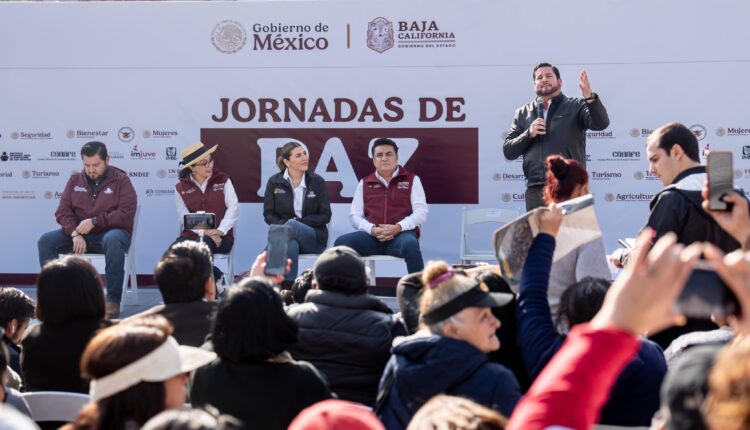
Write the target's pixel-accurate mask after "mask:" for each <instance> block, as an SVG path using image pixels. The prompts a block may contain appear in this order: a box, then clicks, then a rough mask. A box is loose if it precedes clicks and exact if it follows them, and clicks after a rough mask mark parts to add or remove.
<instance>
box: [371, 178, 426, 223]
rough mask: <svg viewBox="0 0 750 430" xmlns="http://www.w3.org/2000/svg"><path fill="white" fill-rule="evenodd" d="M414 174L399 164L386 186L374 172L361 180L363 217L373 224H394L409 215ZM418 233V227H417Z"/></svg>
mask: <svg viewBox="0 0 750 430" xmlns="http://www.w3.org/2000/svg"><path fill="white" fill-rule="evenodd" d="M413 182H414V174H412V173H409V172H407V171H406V170H405V169H404V168H403V167H400V166H399V169H398V175H397V176H394V177H393V178H391V181H390V182H389V183H388V187H386V186H385V185H383V183H382V182H380V181H379V180H378V178H377V177H376V176H375V173H373V174H371V175H370V176H367V177H365V178H364V179H363V180H362V191H363V193H362V194H363V199H364V209H365V218H366V219H367V221H370V222H371V223H373V224H375V225H379V224H396V223H398V222H399V221H401V220H402V219H404V218H406V217H407V216H409V215H411V213H412V208H411V187H412V183H413ZM417 234H419V229H417Z"/></svg>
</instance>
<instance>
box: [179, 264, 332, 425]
mask: <svg viewBox="0 0 750 430" xmlns="http://www.w3.org/2000/svg"><path fill="white" fill-rule="evenodd" d="M297 330H298V329H297V324H296V323H295V322H294V321H293V320H292V319H291V318H289V317H288V316H287V315H286V313H285V312H284V308H283V305H282V303H281V297H279V295H278V294H277V293H276V292H275V291H274V290H273V286H272V285H271V283H270V282H268V281H267V280H266V279H263V278H256V277H251V278H247V279H244V280H242V281H241V282H240V283H239V284H238V285H233V286H231V287H230V288H229V290H228V292H227V295H226V297H225V298H224V299H223V300H222V301H221V303H219V308H218V311H217V314H216V320H215V321H214V325H213V328H212V332H211V340H212V346H213V349H214V350H215V351H216V353H217V354H218V358H217V359H216V360H214V361H213V362H211V363H210V364H209V365H208V366H205V367H202V368H200V369H198V371H197V372H196V373H195V376H194V378H193V383H192V386H191V388H190V402H191V403H192V405H193V407H202V406H204V405H207V404H210V405H212V406H214V407H216V408H217V409H218V410H219V411H221V413H223V414H229V415H231V416H233V417H236V418H238V419H239V420H241V421H242V422H243V425H244V428H247V429H255V428H257V429H264V430H274V429H286V428H287V427H288V426H289V423H291V422H292V419H294V417H295V416H297V414H298V413H299V412H300V411H301V410H302V409H304V408H306V407H307V406H310V405H312V404H314V403H315V402H318V401H320V400H324V399H327V398H329V397H331V393H330V391H329V389H328V386H327V385H326V382H325V381H324V380H323V378H322V377H321V376H320V374H319V373H318V372H317V370H315V368H314V367H313V366H312V365H310V364H309V363H305V362H297V361H294V360H293V359H292V357H291V356H290V355H289V353H287V352H286V351H287V349H288V348H289V346H290V345H292V344H293V343H294V342H296V341H297Z"/></svg>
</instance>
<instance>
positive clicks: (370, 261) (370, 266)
mask: <svg viewBox="0 0 750 430" xmlns="http://www.w3.org/2000/svg"><path fill="white" fill-rule="evenodd" d="M362 260H364V262H365V267H366V268H367V280H368V282H369V284H370V286H371V287H374V286H375V282H376V280H377V276H376V275H375V262H376V261H401V262H403V263H406V260H404V259H403V258H401V257H392V256H390V255H368V256H366V257H362Z"/></svg>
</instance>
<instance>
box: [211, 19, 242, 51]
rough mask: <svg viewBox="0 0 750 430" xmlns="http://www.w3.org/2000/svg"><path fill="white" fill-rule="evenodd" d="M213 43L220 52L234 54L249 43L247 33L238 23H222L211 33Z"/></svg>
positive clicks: (229, 21)
mask: <svg viewBox="0 0 750 430" xmlns="http://www.w3.org/2000/svg"><path fill="white" fill-rule="evenodd" d="M211 43H212V44H213V45H214V48H216V49H217V50H219V51H220V52H223V53H225V54H234V53H235V52H237V51H239V50H240V49H242V48H243V47H244V46H245V43H247V33H246V32H245V28H244V27H242V24H240V23H239V22H237V21H232V20H226V21H221V22H220V23H218V24H216V27H214V31H213V32H211Z"/></svg>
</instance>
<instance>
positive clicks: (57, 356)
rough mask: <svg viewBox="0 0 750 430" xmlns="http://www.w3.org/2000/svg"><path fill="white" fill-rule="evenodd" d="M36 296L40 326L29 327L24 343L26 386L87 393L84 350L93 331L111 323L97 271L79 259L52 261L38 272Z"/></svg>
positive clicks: (26, 388)
mask: <svg viewBox="0 0 750 430" xmlns="http://www.w3.org/2000/svg"><path fill="white" fill-rule="evenodd" d="M36 294H37V306H36V316H37V319H38V320H39V321H40V322H41V324H37V325H34V326H33V327H31V328H30V329H29V331H28V334H27V335H26V337H25V338H24V339H23V341H22V342H21V345H22V347H23V348H22V352H21V372H22V373H23V380H24V388H25V390H26V391H73V392H77V393H88V392H89V381H88V380H86V379H84V378H82V377H81V372H80V365H79V364H80V362H81V354H83V350H84V349H85V348H86V344H87V343H88V342H89V340H90V339H91V337H92V336H93V335H94V333H95V332H96V331H98V330H99V329H101V328H103V327H107V326H108V325H110V322H109V321H107V320H105V319H104V292H103V290H102V284H101V281H99V274H98V273H97V272H96V269H94V267H93V266H92V265H91V264H90V263H89V262H88V261H86V260H84V259H82V258H80V257H76V256H67V257H65V258H63V259H62V260H53V261H50V262H49V263H47V264H46V265H45V266H44V268H43V269H42V271H41V273H39V278H38V279H37V284H36ZM52 358H54V359H52Z"/></svg>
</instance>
